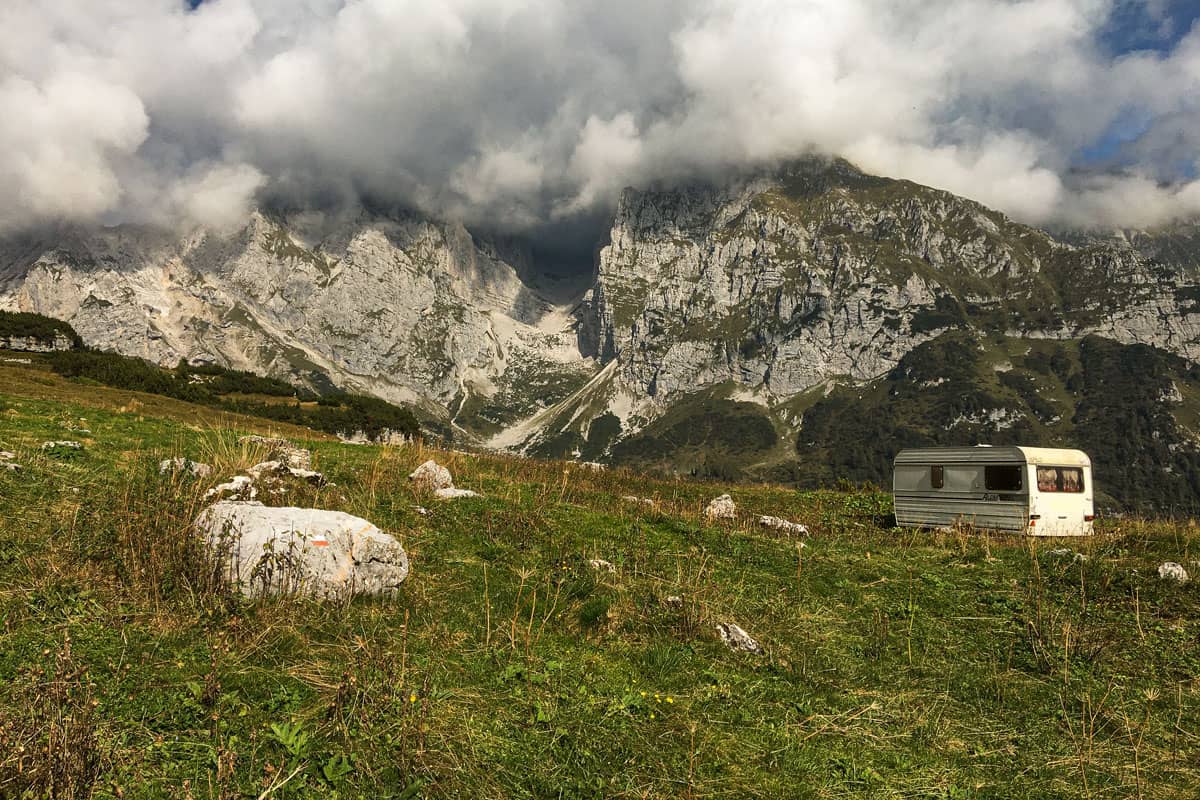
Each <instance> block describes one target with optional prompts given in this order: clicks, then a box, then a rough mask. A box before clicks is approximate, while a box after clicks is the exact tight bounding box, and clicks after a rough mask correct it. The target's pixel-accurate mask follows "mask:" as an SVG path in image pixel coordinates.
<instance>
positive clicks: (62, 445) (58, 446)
mask: <svg viewBox="0 0 1200 800" xmlns="http://www.w3.org/2000/svg"><path fill="white" fill-rule="evenodd" d="M42 449H43V450H82V449H83V445H82V444H80V443H79V442H70V441H58V442H42Z"/></svg>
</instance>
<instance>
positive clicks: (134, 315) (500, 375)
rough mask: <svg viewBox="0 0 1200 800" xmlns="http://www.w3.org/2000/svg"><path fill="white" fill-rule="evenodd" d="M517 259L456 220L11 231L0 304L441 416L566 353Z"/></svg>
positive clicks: (556, 318) (90, 331) (141, 347)
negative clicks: (508, 376) (519, 364)
mask: <svg viewBox="0 0 1200 800" xmlns="http://www.w3.org/2000/svg"><path fill="white" fill-rule="evenodd" d="M520 268H521V261H520V257H519V255H518V256H515V257H514V256H510V255H506V254H503V253H501V252H500V251H499V250H498V249H497V248H496V247H495V246H493V245H491V244H489V243H487V242H483V241H478V240H476V239H475V238H473V237H472V236H471V234H469V233H468V232H467V231H466V230H465V229H463V228H462V227H461V226H454V225H447V224H437V223H433V222H430V221H428V220H422V219H402V220H394V219H386V218H381V217H375V216H371V215H367V214H361V215H358V216H356V217H353V218H344V219H329V218H326V217H322V216H318V215H294V216H288V217H280V216H267V215H264V214H261V213H255V214H254V215H253V216H252V217H251V218H250V219H249V221H248V222H247V224H246V226H245V227H244V228H243V229H241V230H240V231H237V232H235V233H233V234H228V235H222V234H219V233H215V232H210V231H198V232H195V233H193V234H191V235H188V236H183V237H173V236H170V235H167V234H165V233H162V232H155V231H147V230H140V229H131V228H113V229H98V230H89V231H84V232H80V231H56V232H53V233H52V234H48V235H43V236H42V237H39V238H33V239H25V240H23V241H21V242H19V243H17V242H9V243H7V245H6V246H5V247H3V248H2V249H0V308H7V309H11V310H23V311H34V312H37V313H41V314H46V315H48V316H53V317H57V318H59V319H63V320H66V321H68V322H70V323H71V324H72V325H73V326H74V327H75V329H76V330H77V331H78V332H79V334H80V335H81V336H82V338H83V339H84V341H85V342H86V343H87V344H89V345H90V346H93V347H98V348H103V349H111V350H115V351H118V352H121V353H125V354H127V355H136V356H141V357H144V358H147V359H149V360H152V361H155V362H158V363H161V364H173V363H175V362H177V361H178V360H179V359H181V358H185V359H188V360H193V361H214V362H218V363H221V364H223V365H227V366H231V367H234V368H238V369H244V370H250V371H254V372H259V373H266V374H271V375H277V376H284V377H290V378H292V379H295V380H298V381H301V382H306V383H309V384H311V385H314V386H316V387H317V388H321V387H322V386H328V384H329V383H330V382H331V381H332V382H333V383H335V384H337V385H338V386H340V387H343V388H347V389H352V390H356V391H362V392H367V393H373V394H376V395H379V396H381V397H384V398H385V399H389V400H393V401H397V402H409V403H415V404H417V405H421V406H425V407H427V408H430V409H431V410H433V411H435V412H437V411H440V412H441V413H443V414H445V413H447V412H446V408H447V407H448V406H451V405H453V404H461V403H463V402H464V401H465V399H466V398H468V397H471V396H473V395H480V396H483V397H488V396H491V395H494V394H495V393H497V392H498V391H500V390H501V389H502V388H503V387H504V385H505V380H504V375H505V373H506V372H507V371H508V366H509V364H510V363H511V362H512V361H514V360H521V361H533V362H537V363H539V364H543V363H544V364H548V365H549V366H548V367H547V368H548V369H555V368H558V367H559V366H561V365H562V364H563V362H570V364H569V367H568V369H577V368H578V367H579V364H578V363H577V362H579V358H578V353H577V351H573V344H574V331H573V329H572V327H571V324H570V322H571V321H570V319H569V316H568V315H566V314H564V313H562V310H561V309H559V308H557V307H555V306H554V305H553V304H552V303H550V302H549V301H548V300H546V299H545V298H543V297H542V296H540V295H539V294H538V292H537V291H536V290H535V289H533V288H531V287H530V286H529V285H528V284H527V283H526V282H525V280H523V279H522V277H521V275H520ZM539 326H540V327H539Z"/></svg>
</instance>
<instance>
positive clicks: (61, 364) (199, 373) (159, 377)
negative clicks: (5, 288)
mask: <svg viewBox="0 0 1200 800" xmlns="http://www.w3.org/2000/svg"><path fill="white" fill-rule="evenodd" d="M10 316H19V317H21V320H22V321H21V326H20V330H22V331H24V332H23V333H21V334H19V335H22V336H27V335H34V334H32V333H29V331H37V330H43V329H44V330H59V328H57V327H56V326H55V325H54V323H58V321H57V320H52V319H50V318H48V317H42V316H40V315H37V314H24V315H10ZM26 318H28V319H26ZM59 324H60V325H62V326H63V327H64V329H65V330H66V331H68V332H69V333H70V335H74V332H73V331H71V329H70V326H68V325H66V324H65V323H59ZM77 338H78V337H76V339H77ZM22 357H23V358H28V359H29V360H30V361H36V363H37V365H38V366H39V367H45V368H48V369H50V370H52V371H53V372H55V373H57V374H58V375H61V376H63V377H65V378H69V379H71V380H74V381H82V382H91V383H96V384H102V385H104V386H110V387H113V388H117V389H127V390H131V391H137V392H146V393H150V394H156V395H161V396H163V397H170V398H173V399H176V400H182V401H185V402H189V403H198V404H201V405H206V406H210V407H214V408H221V409H225V410H227V411H230V412H233V413H236V414H244V415H248V416H253V417H260V418H263V419H268V420H274V421H275V422H285V423H290V424H292V425H299V426H303V427H307V428H311V429H313V430H317V431H323V432H325V433H334V434H345V435H349V434H362V435H364V436H366V437H367V438H378V437H379V436H381V435H388V434H396V435H400V436H409V437H413V436H418V435H420V426H419V424H418V422H417V419H416V417H414V416H413V414H412V412H411V411H410V410H408V409H407V408H402V407H400V406H396V405H393V404H391V403H388V402H386V401H384V400H380V399H379V398H376V397H368V396H365V395H356V394H347V393H344V392H337V391H334V392H331V393H328V394H324V395H321V396H317V395H314V394H312V393H309V392H306V391H304V390H302V389H298V388H297V387H295V386H293V385H291V384H289V383H287V382H286V381H281V380H279V379H276V378H269V377H264V376H261V375H255V374H253V373H249V372H242V371H240V370H233V369H227V368H225V367H221V366H217V365H191V364H188V363H187V362H185V361H180V363H179V365H178V366H176V367H175V368H174V369H164V368H162V367H158V366H156V365H154V364H151V363H150V362H148V361H143V360H142V359H140V358H132V357H129V356H122V355H118V354H116V353H104V352H99V351H95V350H89V349H85V348H79V349H74V350H60V351H55V352H50V353H37V354H22ZM0 369H12V367H7V366H0ZM0 374H3V373H0Z"/></svg>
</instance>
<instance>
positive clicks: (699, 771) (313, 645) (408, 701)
mask: <svg viewBox="0 0 1200 800" xmlns="http://www.w3.org/2000/svg"><path fill="white" fill-rule="evenodd" d="M145 411H146V410H145V409H139V410H132V409H130V408H129V407H124V408H122V407H117V408H113V409H98V408H95V407H90V406H89V407H84V406H81V405H78V404H76V403H74V402H72V401H71V400H70V399H69V398H64V399H60V400H56V401H53V402H51V401H46V400H38V399H32V398H30V397H26V396H20V395H17V394H14V393H13V392H12V391H11V390H10V389H9V388H8V387H5V388H4V389H0V449H4V450H9V451H13V452H14V453H15V456H16V460H17V461H19V462H21V463H22V464H23V465H24V469H23V470H22V471H21V472H19V473H9V472H7V471H3V470H0V585H2V586H4V587H6V588H5V589H4V591H2V592H0V614H2V616H3V618H4V620H5V624H4V627H3V629H2V630H0V794H2V795H6V796H7V795H16V796H22V794H23V793H28V794H29V795H30V796H40V795H45V794H49V793H51V791H53V792H55V793H57V794H58V795H59V796H74V797H89V796H92V797H123V798H141V797H147V798H148V797H163V796H167V797H181V798H183V797H199V796H205V797H238V796H254V797H257V796H260V795H263V794H264V793H265V794H267V795H269V796H275V797H288V798H309V797H314V798H315V797H328V796H333V795H334V794H335V793H336V795H337V796H339V797H397V798H399V797H415V796H422V797H431V798H438V797H447V798H449V797H531V798H532V797H564V798H599V797H630V798H632V797H641V798H645V797H680V796H682V797H720V796H727V797H733V796H736V797H750V798H753V797H762V798H775V797H812V798H833V797H842V798H845V797H863V798H867V797H871V798H875V797H888V796H927V797H945V798H1006V799H1009V800H1011V799H1013V798H1018V799H1019V798H1041V797H1047V796H1053V797H1064V798H1073V797H1079V798H1083V797H1095V796H1100V795H1106V796H1107V795H1111V796H1135V795H1137V796H1142V797H1146V798H1172V797H1181V796H1187V794H1188V793H1189V792H1190V791H1192V790H1193V789H1194V787H1195V786H1196V785H1198V784H1200V772H1197V767H1196V765H1197V763H1198V762H1197V759H1198V758H1200V749H1198V748H1200V744H1198V742H1197V740H1196V738H1195V736H1194V731H1196V730H1197V729H1200V693H1198V691H1200V690H1198V688H1197V683H1196V681H1195V680H1194V678H1195V676H1196V674H1197V672H1198V671H1200V662H1198V661H1197V659H1196V648H1195V646H1194V645H1195V642H1196V640H1197V638H1198V637H1200V627H1198V626H1200V622H1198V620H1200V613H1198V612H1200V594H1198V590H1197V588H1196V586H1197V584H1196V583H1195V582H1193V583H1190V584H1185V585H1178V584H1175V583H1172V582H1169V581H1164V580H1161V579H1159V578H1158V577H1157V572H1156V570H1157V565H1158V564H1159V563H1160V562H1161V561H1164V560H1172V561H1179V562H1183V563H1185V564H1186V565H1187V566H1188V569H1192V570H1195V569H1197V568H1196V566H1195V562H1194V559H1195V553H1196V548H1197V546H1198V545H1200V541H1198V540H1197V533H1196V531H1195V530H1194V529H1192V528H1190V527H1187V526H1185V525H1179V526H1172V525H1148V524H1145V523H1141V522H1137V521H1133V520H1122V521H1108V522H1105V523H1104V524H1103V525H1101V527H1100V533H1099V534H1098V535H1097V536H1096V537H1094V538H1092V539H1089V540H1086V541H1072V542H1069V543H1067V544H1068V545H1069V547H1072V548H1075V549H1077V550H1080V551H1082V553H1083V554H1084V556H1086V558H1085V559H1083V560H1076V559H1074V557H1073V555H1072V553H1071V552H1070V551H1058V550H1055V549H1054V548H1059V547H1061V546H1062V544H1061V543H1056V542H1043V541H1032V540H1023V539H1018V538H1012V537H996V536H985V535H982V534H978V533H974V532H971V531H967V530H963V531H956V532H952V533H945V534H930V533H915V532H902V531H894V530H888V529H886V528H884V527H880V520H881V519H883V517H885V516H886V512H887V510H888V505H887V498H886V497H883V496H879V495H875V494H870V493H851V494H838V493H833V492H815V493H796V492H792V491H786V490H782V489H779V488H774V487H769V486H730V485H716V484H701V483H679V482H673V481H662V480H656V479H653V478H649V477H647V476H644V475H639V474H636V473H632V472H627V471H623V470H613V471H606V472H596V471H593V470H590V469H586V468H582V467H580V466H578V465H571V464H564V463H552V462H536V461H527V460H520V459H513V458H506V457H501V456H469V455H464V454H459V453H452V452H444V451H437V450H431V449H427V448H420V447H402V448H382V449H380V448H376V447H351V446H347V445H342V444H338V443H335V442H319V441H311V442H305V444H307V445H308V446H311V447H312V448H313V449H314V451H315V461H316V466H317V467H318V468H319V469H322V470H323V471H325V472H326V473H327V474H328V475H329V477H330V478H331V479H332V480H333V481H334V482H335V483H336V484H337V485H336V486H330V487H328V488H325V489H321V490H305V491H304V492H302V493H301V494H299V495H293V496H290V497H289V498H287V501H288V502H291V503H296V504H305V505H307V504H312V505H316V506H318V507H324V508H335V509H341V510H346V511H349V512H351V513H355V514H358V515H361V516H364V517H366V518H367V519H369V520H371V521H372V522H374V523H376V524H378V525H379V526H381V527H382V528H383V529H385V530H386V531H388V532H390V533H393V534H394V535H396V536H398V537H400V538H401V539H402V540H403V543H404V546H405V547H406V549H407V550H408V552H409V555H410V557H411V560H412V566H413V570H412V574H411V575H410V577H409V579H408V581H407V582H406V583H405V584H403V586H402V590H401V593H400V595H399V596H398V597H396V598H394V599H392V600H386V601H384V600H374V601H367V600H359V601H354V602H349V603H339V604H329V605H322V604H319V603H315V602H308V601H299V600H293V601H284V600H273V601H253V602H252V601H246V600H242V599H238V598H234V597H228V596H226V595H224V594H222V593H220V592H216V591H214V589H213V586H212V584H211V581H209V580H208V577H209V576H210V575H211V571H210V570H208V569H207V568H206V566H205V562H204V561H203V559H202V558H201V557H200V555H199V551H198V550H197V548H196V545H195V542H194V540H193V539H191V538H190V533H189V532H190V526H191V522H192V520H193V519H194V518H195V516H196V515H197V513H198V512H199V511H200V509H201V508H202V507H203V504H204V501H203V500H202V494H203V492H204V490H205V489H207V488H208V486H209V485H211V484H212V483H214V482H216V481H219V480H221V479H223V477H224V476H225V475H227V474H229V473H231V472H232V471H233V470H235V469H240V468H244V467H245V466H247V465H248V464H250V463H253V461H254V460H255V459H256V458H258V457H259V456H260V455H261V453H259V452H256V451H255V449H254V447H253V446H248V445H245V444H239V443H237V442H236V441H235V439H234V437H235V435H236V433H237V432H236V431H230V430H227V429H197V428H196V427H194V426H192V425H191V424H190V422H189V421H188V420H189V416H190V413H191V412H190V411H189V409H187V408H186V407H185V406H183V405H182V404H180V405H172V406H169V407H168V406H163V407H161V408H160V409H156V412H155V413H156V414H158V416H153V415H150V414H149V413H144V412H145ZM81 417H85V418H86V427H87V429H88V431H89V433H87V434H81V433H80V432H79V430H78V429H79V428H80V427H83V423H84V420H82V419H80V418H81ZM239 424H240V423H239ZM80 437H82V441H83V443H84V448H83V449H82V450H81V451H50V452H43V451H42V450H41V448H40V443H41V442H43V441H46V440H51V439H61V438H80ZM168 455H181V456H187V457H192V458H198V459H201V460H204V461H207V462H209V463H212V464H213V465H214V466H215V467H216V470H215V472H214V474H213V475H212V476H211V477H210V478H208V479H204V480H201V481H198V482H190V481H187V480H182V479H169V478H163V477H161V476H159V475H158V474H157V471H156V469H155V464H156V462H157V460H158V459H159V458H161V457H165V456H168ZM429 457H433V458H436V459H437V460H438V461H440V462H442V463H444V464H446V465H448V466H449V467H450V469H451V470H452V471H453V473H454V476H455V479H456V481H457V483H458V484H459V485H462V486H469V487H471V488H474V489H476V490H478V491H480V492H482V493H483V497H481V498H477V499H470V500H462V501H455V502H453V503H444V502H443V503H439V502H437V501H434V500H433V499H432V498H430V497H427V496H425V495H423V494H421V493H419V492H414V490H413V488H412V487H411V486H410V485H409V483H408V481H407V480H406V478H405V476H406V475H407V474H408V473H409V472H410V471H411V470H412V468H413V467H414V466H416V465H417V464H418V463H420V462H421V461H423V460H424V459H426V458H429ZM724 491H730V492H731V493H732V495H733V497H734V499H735V500H736V501H737V503H738V505H739V509H740V511H739V514H738V516H737V519H735V520H732V521H728V522H722V523H719V524H713V523H709V522H706V521H705V520H704V518H703V516H702V514H701V513H700V512H701V509H702V508H703V507H704V504H705V503H707V501H708V500H709V499H710V498H711V497H713V496H714V495H716V494H719V493H721V492H724ZM626 494H636V495H638V496H640V497H648V498H651V499H653V500H654V505H653V506H650V505H647V504H645V503H642V502H636V503H628V502H624V501H622V500H621V499H620V498H621V497H622V495H626ZM101 499H103V502H100V500H101ZM274 502H282V500H275V501H274ZM421 509H424V511H422V510H421ZM758 514H773V515H777V516H781V517H785V518H788V519H792V520H796V521H798V522H802V523H805V524H807V525H808V527H809V529H810V530H811V536H810V537H809V538H808V539H807V540H806V542H805V543H804V544H805V545H806V546H804V547H803V548H801V547H800V546H799V545H800V543H799V542H796V541H793V540H789V539H786V538H780V537H778V536H776V535H773V534H772V533H771V532H769V531H768V530H766V529H764V528H761V527H760V526H759V525H758V523H757V515H758ZM591 559H603V560H605V561H607V562H609V563H611V564H612V571H611V572H610V571H608V569H607V568H606V567H604V566H603V565H601V568H600V569H595V568H593V567H592V566H591V564H590V563H589V561H590V560H591ZM724 622H732V623H735V624H739V625H741V626H742V627H744V628H745V629H746V630H747V631H748V632H749V633H750V634H751V635H753V636H754V637H755V638H757V639H758V641H759V642H760V643H761V644H762V646H763V647H764V648H765V653H764V654H762V655H751V654H747V653H737V652H732V651H730V650H729V649H727V648H726V647H725V646H724V645H723V644H722V643H721V642H720V640H719V638H718V636H717V634H716V631H715V626H716V625H717V623H724Z"/></svg>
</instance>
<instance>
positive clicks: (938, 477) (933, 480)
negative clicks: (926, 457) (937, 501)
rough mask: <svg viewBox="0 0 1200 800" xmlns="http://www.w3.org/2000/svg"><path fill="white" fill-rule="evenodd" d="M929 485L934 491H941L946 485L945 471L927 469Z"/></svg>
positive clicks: (939, 468) (940, 468)
mask: <svg viewBox="0 0 1200 800" xmlns="http://www.w3.org/2000/svg"><path fill="white" fill-rule="evenodd" d="M929 485H930V486H932V487H933V488H934V489H941V488H942V487H943V486H945V485H946V470H945V468H943V467H930V468H929Z"/></svg>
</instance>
